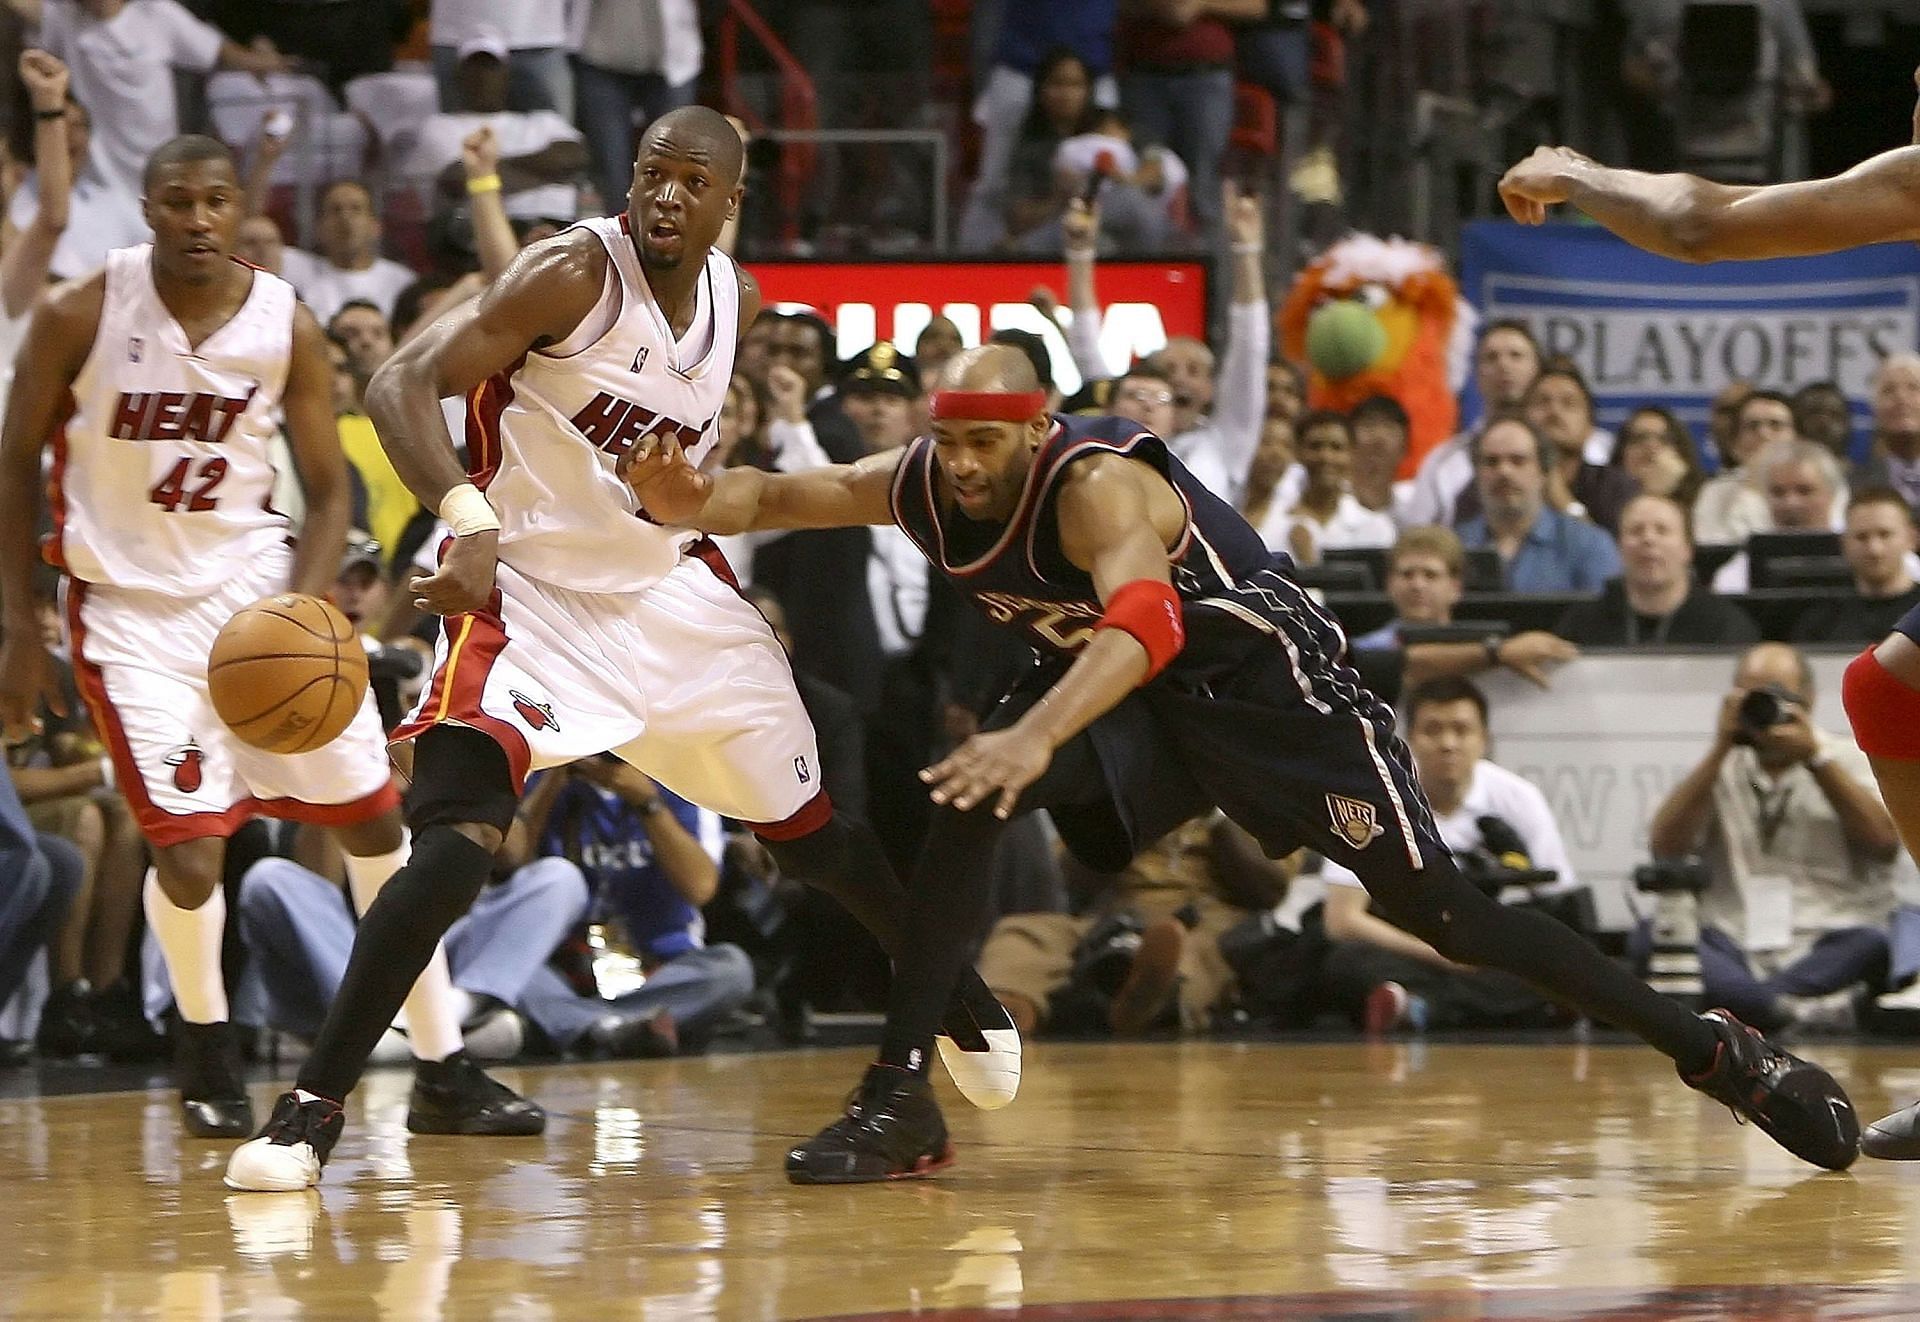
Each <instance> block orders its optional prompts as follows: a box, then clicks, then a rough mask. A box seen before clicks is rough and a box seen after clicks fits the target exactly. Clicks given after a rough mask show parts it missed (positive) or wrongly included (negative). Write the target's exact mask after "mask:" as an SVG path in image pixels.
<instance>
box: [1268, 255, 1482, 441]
mask: <svg viewBox="0 0 1920 1322" xmlns="http://www.w3.org/2000/svg"><path fill="white" fill-rule="evenodd" d="M1342 300H1347V302H1346V303H1345V304H1344V305H1342V304H1341V301H1342ZM1369 315H1370V317H1371V319H1372V321H1373V322H1374V323H1376V325H1377V329H1375V328H1373V327H1368V326H1366V325H1365V322H1366V321H1367V319H1368V316H1369ZM1316 317H1319V318H1323V319H1324V320H1325V321H1326V322H1327V323H1329V324H1328V327H1327V329H1329V330H1334V329H1335V327H1334V326H1333V324H1332V323H1334V322H1335V321H1336V320H1337V321H1339V322H1340V323H1342V324H1340V325H1339V326H1338V328H1337V329H1338V334H1339V335H1340V337H1341V338H1342V339H1343V340H1344V343H1338V344H1333V346H1332V347H1334V348H1335V349H1336V350H1342V349H1343V350H1345V352H1344V353H1341V352H1334V353H1326V352H1320V353H1318V354H1316V353H1313V352H1310V351H1309V345H1310V344H1312V345H1313V346H1314V348H1315V349H1316V350H1317V349H1319V348H1320V346H1321V344H1322V336H1321V335H1320V332H1319V328H1317V327H1315V325H1314V323H1315V321H1316ZM1474 321H1475V314H1474V311H1473V309H1472V307H1470V306H1469V305H1468V304H1467V303H1466V301H1465V300H1464V299H1462V298H1461V297H1460V290H1459V288H1458V286H1456V285H1455V284H1454V282H1453V277H1452V276H1450V275H1448V274H1447V269H1446V262H1445V260H1444V259H1443V258H1442V257H1441V255H1440V253H1439V252H1438V251H1437V250H1436V249H1433V248H1430V247H1428V246H1427V245H1425V244H1422V243H1409V242H1408V241H1407V240H1405V239H1399V238H1393V239H1380V238H1376V237H1374V236H1373V235H1371V234H1357V235H1354V236H1353V237H1351V238H1347V239H1342V240H1341V241H1340V242H1339V243H1336V244H1334V245H1333V246H1332V247H1330V248H1328V249H1327V250H1326V251H1325V252H1323V253H1321V254H1320V256H1319V257H1318V258H1316V259H1315V260H1314V261H1313V263H1312V265H1310V266H1308V267H1307V269H1306V270H1304V271H1302V272H1301V273H1300V277H1299V279H1297V280H1295V281H1294V285H1293V290H1292V292H1291V293H1289V294H1288V295H1287V301H1286V303H1285V304H1284V305H1283V306H1282V307H1281V309H1280V345H1281V349H1282V351H1283V352H1284V353H1285V354H1286V356H1287V357H1288V358H1291V359H1292V360H1293V361H1295V362H1298V363H1306V364H1307V365H1308V373H1307V403H1308V404H1309V405H1310V406H1311V407H1313V408H1322V409H1337V410H1339V411H1341V412H1343V413H1344V412H1346V411H1347V410H1348V409H1351V408H1352V407H1353V406H1354V405H1356V404H1358V403H1359V402H1360V401H1361V400H1363V399H1366V398H1367V397H1368V396H1370V395H1386V396H1388V397H1389V398H1392V399H1395V400H1398V401H1399V403H1400V407H1401V408H1404V409H1405V410H1406V411H1407V419H1408V421H1409V423H1410V424H1411V428H1410V431H1409V434H1408V437H1407V454H1406V458H1405V459H1403V460H1402V461H1401V464H1400V474H1399V475H1400V476H1401V477H1403V478H1409V477H1412V476H1413V474H1414V470H1416V469H1417V468H1419V466H1420V459H1421V456H1423V455H1424V454H1426V452H1427V451H1428V450H1430V449H1432V448H1433V447H1434V446H1436V445H1438V444H1439V443H1440V442H1441V441H1443V440H1445V439H1446V438H1447V437H1449V436H1451V435H1453V434H1454V432H1455V431H1457V430H1458V429H1459V407H1458V404H1457V403H1456V401H1455V398H1454V397H1455V394H1456V392H1457V391H1458V390H1459V389H1460V387H1461V386H1462V385H1464V384H1465V381H1466V372H1467V365H1468V362H1469V360H1470V358H1471V355H1472V346H1473V328H1474ZM1356 323H1358V324H1357V325H1356ZM1310 330H1311V331H1312V333H1311V334H1310V333H1309V332H1310ZM1327 338H1328V341H1329V342H1331V341H1332V339H1333V337H1332V336H1329V337H1327ZM1315 357H1318V358H1319V360H1320V362H1321V363H1325V364H1326V365H1327V367H1328V368H1330V369H1332V371H1334V372H1337V373H1339V375H1337V376H1335V375H1330V374H1329V372H1328V371H1325V370H1322V367H1321V366H1320V365H1319V363H1316V362H1315V361H1314V359H1315ZM1363 360H1364V361H1363Z"/></svg>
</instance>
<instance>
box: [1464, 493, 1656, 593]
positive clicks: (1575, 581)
mask: <svg viewBox="0 0 1920 1322" xmlns="http://www.w3.org/2000/svg"><path fill="white" fill-rule="evenodd" d="M1458 531H1459V533H1460V541H1461V543H1462V544H1463V545H1465V546H1466V548H1467V549H1468V550H1469V551H1473V550H1478V549H1479V548H1480V547H1483V546H1492V545H1493V534H1492V533H1491V532H1490V531H1488V528H1487V520H1486V516H1485V515H1481V516H1480V517H1478V518H1473V519H1468V520H1467V521H1466V522H1465V523H1463V524H1461V525H1460V527H1459V529H1458ZM1505 569H1506V577H1507V591H1509V592H1598V591H1600V589H1601V588H1603V587H1605V586H1606V585H1607V580H1608V579H1610V578H1614V577H1617V576H1618V575H1619V573H1620V551H1619V548H1618V547H1616V546H1615V545H1614V544H1613V538H1611V537H1609V536H1607V534H1606V533H1605V532H1604V531H1603V530H1602V529H1599V528H1596V527H1594V526H1593V525H1592V524H1591V523H1588V522H1587V521H1586V520H1585V519H1576V518H1574V517H1573V516H1572V515H1569V514H1562V513H1561V512H1560V511H1559V510H1556V509H1550V508H1543V509H1542V510H1541V511H1540V517H1539V518H1537V519H1535V520H1534V522H1533V527H1531V528H1529V529H1528V530H1527V535H1526V536H1525V537H1524V538H1523V539H1521V542H1520V549H1519V550H1518V551H1516V552H1514V556H1513V559H1511V560H1509V561H1507V563H1506V566H1505Z"/></svg>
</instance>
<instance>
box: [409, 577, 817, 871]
mask: <svg viewBox="0 0 1920 1322" xmlns="http://www.w3.org/2000/svg"><path fill="white" fill-rule="evenodd" d="M440 724H451V725H464V726H467V727H469V728H471V729H475V730H479V731H481V732H482V733H484V734H486V735H489V736H491V737H492V739H493V740H494V742H495V743H497V744H499V745H500V747H501V748H502V749H503V750H505V752H506V755H507V761H508V763H509V764H510V765H511V767H512V769H513V780H514V788H515V789H516V790H518V789H520V788H521V787H522V786H523V785H524V783H525V781H526V777H527V775H528V774H529V773H530V772H532V771H537V770H539V769H540V768H542V767H550V766H557V765H559V764H560V763H563V762H573V761H577V760H578V759H580V758H583V757H591V756H593V755H595V754H597V753H603V752H611V753H613V754H615V755H616V756H617V757H619V758H621V759H622V760H623V761H626V762H629V763H631V764H632V765H633V766H635V767H637V768H639V769H640V770H641V771H643V772H645V773H646V774H647V775H648V776H651V777H652V778H653V779H655V780H657V781H659V782H660V783H661V784H662V785H664V786H666V787H667V788H668V789H670V790H672V791H673V792H674V793H675V794H677V795H679V796H680V797H681V798H683V799H686V800H688V801H689V802H691V803H696V804H698V805H699V806H701V807H702V808H708V809H711V810H712V811H714V812H716V813H719V814H720V815H721V816H723V817H733V818H737V819H738V820H740V821H743V822H746V823H748V824H750V825H752V826H753V827H754V828H755V829H756V830H758V831H759V832H760V834H762V835H766V836H769V837H772V838H774V839H791V838H794V837H797V836H801V835H805V834H807V833H808V832H810V831H813V830H815V829H817V828H818V827H820V826H822V825H824V824H825V823H826V821H827V819H828V818H829V817H831V816H832V814H833V805H832V802H831V801H830V800H829V799H828V797H827V795H826V792H825V790H824V788H823V786H822V784H821V781H820V755H819V752H818V751H817V750H816V748H815V746H814V737H813V722H812V721H810V720H809V719H808V718H807V713H806V709H805V708H804V707H802V706H801V705H800V694H799V691H798V690H797V689H795V688H794V683H793V670H792V667H791V666H790V665H789V664H788V661H787V654H786V652H785V650H784V649H783V648H782V647H781V646H780V641H779V639H777V638H776V637H774V633H773V628H772V626H770V625H769V624H768V623H767V621H766V619H765V618H764V617H763V616H762V615H761V614H760V612H759V611H757V610H755V609H754V608H753V605H752V603H751V602H749V601H747V600H746V598H744V597H742V596H741V595H740V592H739V589H738V588H737V587H736V586H735V585H734V581H733V575H732V572H731V571H730V570H729V569H728V568H727V564H726V560H725V559H724V558H723V557H722V556H721V555H720V553H719V551H718V550H717V549H715V548H714V547H713V545H712V543H711V542H705V541H703V542H700V543H697V544H696V545H695V547H693V548H691V549H690V550H689V551H688V553H687V555H686V556H685V557H683V558H682V559H681V561H680V563H679V564H678V565H676V566H675V567H674V568H673V569H672V570H671V571H670V572H669V573H668V574H667V576H666V577H665V578H663V579H661V580H660V581H659V582H658V583H655V584H653V585H652V586H651V587H648V588H646V589H644V590H642V591H639V592H621V593H603V592H573V591H569V590H568V589H566V588H562V587H557V586H555V585H553V584H551V583H545V582H541V581H540V580H538V579H532V578H528V577H527V576H526V575H524V574H521V573H519V572H517V571H516V570H515V569H514V568H513V566H512V565H509V564H506V563H505V562H502V563H501V564H500V565H499V567H498V568H497V569H496V570H495V577H494V599H493V603H492V606H491V608H490V609H488V610H486V611H481V612H475V613H472V614H467V615H456V616H452V617H450V618H449V619H448V620H447V621H446V627H445V629H444V630H443V631H442V633H441V637H440V642H439V645H438V647H437V648H436V650H435V652H434V673H433V681H432V683H430V684H429V685H428V686H427V689H426V692H424V693H423V694H421V697H420V702H419V704H418V705H417V706H415V708H414V709H413V711H412V712H410V713H409V714H408V716H407V718H406V719H405V720H404V721H402V722H401V723H400V725H399V726H398V727H397V728H396V729H395V730H394V731H393V735H392V738H393V739H394V741H395V742H398V741H400V740H404V739H411V738H414V737H415V736H417V735H419V734H421V733H422V732H424V731H426V730H429V729H431V728H432V727H434V726H435V725H440Z"/></svg>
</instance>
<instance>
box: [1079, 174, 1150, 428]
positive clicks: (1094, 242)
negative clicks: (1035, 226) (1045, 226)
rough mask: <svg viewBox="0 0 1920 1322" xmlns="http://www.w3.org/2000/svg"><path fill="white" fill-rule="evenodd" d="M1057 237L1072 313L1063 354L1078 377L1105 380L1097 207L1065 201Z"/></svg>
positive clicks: (1107, 373) (1108, 369)
mask: <svg viewBox="0 0 1920 1322" xmlns="http://www.w3.org/2000/svg"><path fill="white" fill-rule="evenodd" d="M1060 235H1061V238H1062V239H1063V240H1064V241H1065V247H1064V249H1063V251H1064V254H1065V257H1066V262H1067V307H1068V309H1069V310H1071V311H1072V313H1073V324H1072V325H1070V326H1068V327H1067V330H1066V338H1067V351H1068V352H1069V353H1071V354H1072V355H1073V365H1074V366H1075V367H1077V368H1079V369H1080V375H1081V376H1083V377H1085V378H1086V379H1087V380H1089V381H1105V380H1106V379H1107V378H1108V377H1111V376H1112V375H1113V374H1114V369H1113V368H1111V367H1109V366H1108V365H1107V360H1106V359H1105V358H1104V357H1103V356H1102V355H1101V353H1100V297H1099V295H1098V294H1097V293H1096V292H1095V290H1094V282H1093V260H1094V254H1095V252H1096V251H1097V250H1098V247H1099V238H1100V207H1099V204H1098V203H1089V202H1088V201H1087V200H1086V199H1085V198H1083V197H1076V198H1074V199H1073V200H1072V201H1070V202H1068V203H1067V211H1066V214H1065V215H1064V216H1062V217H1061V218H1060ZM1163 439H1164V438H1163Z"/></svg>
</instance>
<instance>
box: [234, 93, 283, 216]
mask: <svg viewBox="0 0 1920 1322" xmlns="http://www.w3.org/2000/svg"><path fill="white" fill-rule="evenodd" d="M293 128H294V121H293V119H292V117H291V116H288V115H287V114H286V113H285V112H284V111H277V112H274V113H272V114H269V115H266V116H265V117H264V118H262V119H261V121H260V136H259V137H258V138H256V139H254V143H253V160H252V161H251V162H249V163H248V166H247V195H246V198H245V200H244V205H245V208H246V210H245V214H246V215H249V216H264V215H266V214H267V194H268V193H270V192H272V191H273V171H274V168H275V167H276V166H278V165H279V164H280V158H281V157H282V156H285V155H286V154H287V144H288V143H290V142H292V141H293Z"/></svg>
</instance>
